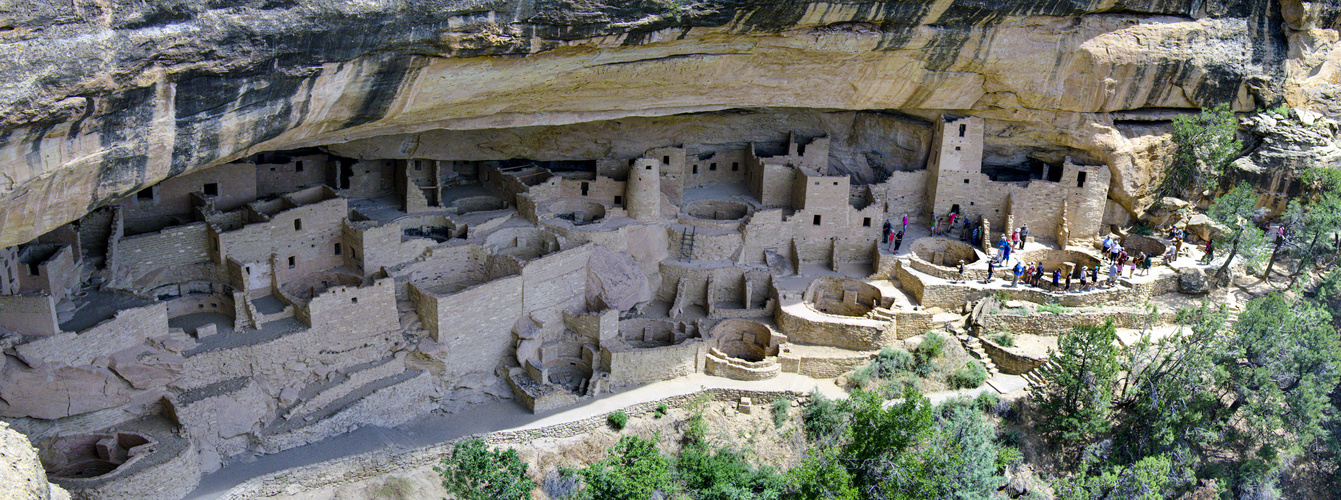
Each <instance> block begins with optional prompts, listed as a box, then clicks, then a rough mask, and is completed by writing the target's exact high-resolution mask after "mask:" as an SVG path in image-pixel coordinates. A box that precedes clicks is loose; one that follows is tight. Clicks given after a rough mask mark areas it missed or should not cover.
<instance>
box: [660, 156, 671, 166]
mask: <svg viewBox="0 0 1341 500" xmlns="http://www.w3.org/2000/svg"><path fill="white" fill-rule="evenodd" d="M661 163H665V164H667V165H670V157H669V156H662V157H661Z"/></svg>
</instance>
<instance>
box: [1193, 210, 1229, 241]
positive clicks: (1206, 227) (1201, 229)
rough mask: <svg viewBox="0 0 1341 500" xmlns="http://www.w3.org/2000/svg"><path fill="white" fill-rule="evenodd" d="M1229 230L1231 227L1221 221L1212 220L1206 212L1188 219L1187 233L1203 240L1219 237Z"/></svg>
mask: <svg viewBox="0 0 1341 500" xmlns="http://www.w3.org/2000/svg"><path fill="white" fill-rule="evenodd" d="M1228 232H1229V228H1227V227H1225V226H1224V225H1223V224H1220V223H1219V222H1216V221H1214V220H1211V218H1210V217H1207V216H1206V214H1197V215H1193V216H1192V218H1191V219H1188V221H1187V234H1189V235H1193V236H1196V237H1197V238H1198V239H1200V240H1201V241H1206V240H1208V239H1211V238H1219V237H1220V236H1221V235H1223V234H1225V233H1228Z"/></svg>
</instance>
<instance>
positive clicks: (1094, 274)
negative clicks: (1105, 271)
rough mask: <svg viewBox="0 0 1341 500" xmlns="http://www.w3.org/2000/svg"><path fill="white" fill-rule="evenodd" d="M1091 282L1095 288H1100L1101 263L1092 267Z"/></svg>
mask: <svg viewBox="0 0 1341 500" xmlns="http://www.w3.org/2000/svg"><path fill="white" fill-rule="evenodd" d="M1090 283H1092V286H1094V288H1099V265H1098V264H1095V265H1094V269H1090Z"/></svg>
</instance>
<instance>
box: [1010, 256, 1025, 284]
mask: <svg viewBox="0 0 1341 500" xmlns="http://www.w3.org/2000/svg"><path fill="white" fill-rule="evenodd" d="M1021 274H1024V263H1023V262H1020V261H1015V279H1014V280H1011V282H1010V287H1011V288H1015V287H1017V286H1019V285H1020V275H1021Z"/></svg>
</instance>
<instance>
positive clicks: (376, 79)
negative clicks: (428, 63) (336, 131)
mask: <svg viewBox="0 0 1341 500" xmlns="http://www.w3.org/2000/svg"><path fill="white" fill-rule="evenodd" d="M412 59H413V58H411V57H397V58H392V59H390V60H387V61H384V62H382V64H380V65H379V66H378V67H377V70H376V72H375V73H373V74H372V75H370V76H368V77H366V78H364V79H363V81H364V82H366V83H365V84H364V86H363V88H362V89H361V90H362V92H361V94H362V95H363V102H362V103H360V104H359V108H358V110H357V111H355V112H354V115H353V116H351V117H349V119H348V120H346V121H345V123H344V126H345V127H355V126H358V125H363V124H365V123H370V122H374V121H377V120H380V119H382V118H383V117H385V116H386V113H387V111H388V110H390V109H391V104H392V103H394V102H395V100H396V94H397V90H398V89H399V88H400V85H401V83H403V82H405V81H406V79H407V78H408V77H409V76H410V73H411V71H417V68H412V64H411V62H412Z"/></svg>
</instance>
